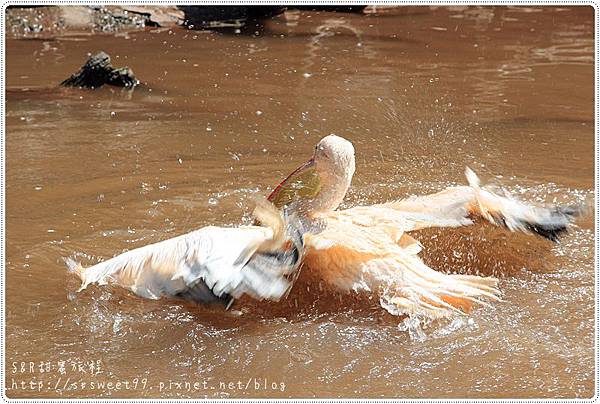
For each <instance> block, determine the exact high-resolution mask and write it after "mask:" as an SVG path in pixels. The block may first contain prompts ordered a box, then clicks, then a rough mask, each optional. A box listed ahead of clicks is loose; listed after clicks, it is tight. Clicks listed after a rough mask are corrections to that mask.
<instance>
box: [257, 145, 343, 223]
mask: <svg viewBox="0 0 600 404" xmlns="http://www.w3.org/2000/svg"><path fill="white" fill-rule="evenodd" d="M354 170H355V162H354V146H352V143H351V142H349V141H348V140H346V139H344V138H342V137H340V136H336V135H329V136H326V137H324V138H323V139H321V140H320V141H319V143H317V145H316V146H315V152H314V154H313V156H312V158H311V159H310V160H308V161H307V162H306V163H304V164H303V165H301V166H300V167H298V168H297V169H296V170H295V171H293V172H292V173H291V174H290V175H288V177H287V178H286V179H284V180H283V181H282V182H281V184H279V185H278V186H277V187H276V188H275V190H274V191H273V192H272V193H271V195H269V198H268V199H269V201H271V202H273V204H275V206H277V207H279V208H282V207H284V206H287V205H290V204H292V203H296V204H298V205H301V206H302V207H303V209H304V210H306V211H307V213H314V212H327V211H333V210H335V209H336V208H337V207H338V206H339V204H340V203H341V202H342V200H343V199H344V196H345V195H346V192H347V191H348V188H349V187H350V182H351V181H352V176H353V175H354Z"/></svg>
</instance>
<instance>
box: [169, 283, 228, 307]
mask: <svg viewBox="0 0 600 404" xmlns="http://www.w3.org/2000/svg"><path fill="white" fill-rule="evenodd" d="M175 296H176V297H179V298H182V299H185V300H190V301H192V302H196V303H201V304H214V303H219V304H222V305H224V306H227V305H229V304H230V301H231V297H230V296H229V295H227V294H225V295H222V296H217V295H215V294H214V293H213V291H212V290H210V288H209V287H208V286H207V285H206V283H205V282H204V280H202V279H198V280H197V281H196V282H194V283H193V284H192V285H190V286H189V287H187V288H186V289H184V290H182V291H181V292H179V293H177V294H176V295H175Z"/></svg>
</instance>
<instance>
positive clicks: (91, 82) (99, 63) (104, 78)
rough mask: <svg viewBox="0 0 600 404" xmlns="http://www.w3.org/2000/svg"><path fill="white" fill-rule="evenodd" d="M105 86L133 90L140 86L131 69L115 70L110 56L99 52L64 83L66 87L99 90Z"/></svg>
mask: <svg viewBox="0 0 600 404" xmlns="http://www.w3.org/2000/svg"><path fill="white" fill-rule="evenodd" d="M104 84H109V85H112V86H118V87H128V88H133V87H135V86H137V85H138V84H139V80H138V79H137V78H136V77H135V76H134V74H133V71H132V70H131V69H130V68H129V67H120V68H114V67H113V66H112V65H111V64H110V56H109V55H108V54H107V53H104V52H98V53H96V54H95V55H92V56H90V58H89V59H88V60H87V62H85V64H84V65H83V66H82V67H81V69H79V71H78V72H77V73H75V74H73V75H71V77H69V78H68V79H66V80H65V81H63V82H62V83H60V85H61V86H64V87H80V88H98V87H101V86H103V85H104Z"/></svg>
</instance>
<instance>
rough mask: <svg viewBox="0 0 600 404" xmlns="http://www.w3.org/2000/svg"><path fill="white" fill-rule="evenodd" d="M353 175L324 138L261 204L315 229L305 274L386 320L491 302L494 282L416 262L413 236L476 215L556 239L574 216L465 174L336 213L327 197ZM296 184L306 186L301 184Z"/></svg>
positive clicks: (348, 150)
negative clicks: (414, 193)
mask: <svg viewBox="0 0 600 404" xmlns="http://www.w3.org/2000/svg"><path fill="white" fill-rule="evenodd" d="M323 160H326V161H325V162H323ZM319 167H321V170H319ZM323 167H325V170H326V173H325V174H324V175H323V174H322V173H321V171H323ZM332 167H334V168H332ZM332 173H333V174H332ZM353 173H354V149H353V147H352V145H351V143H350V142H348V141H346V140H345V139H343V138H340V137H337V136H332V135H330V136H327V137H325V138H324V139H323V140H321V142H319V144H318V145H317V148H316V151H315V155H314V157H313V158H312V159H311V160H309V162H308V163H306V164H305V165H303V166H302V168H301V169H299V170H296V171H295V172H294V173H293V174H292V175H290V176H288V178H286V180H284V182H283V183H282V184H280V185H279V186H278V187H277V188H276V189H275V190H274V191H273V193H272V194H271V195H270V196H269V200H271V201H272V202H273V203H274V204H275V205H276V206H278V207H282V206H285V205H296V206H301V207H302V206H304V207H305V209H304V210H305V211H306V212H307V214H308V215H309V216H310V217H311V219H312V220H314V221H315V222H316V223H318V224H319V226H320V227H321V228H322V231H320V232H315V233H309V234H306V236H305V248H306V257H305V262H306V265H307V266H308V270H309V271H311V272H313V274H315V276H317V277H318V278H320V279H322V280H324V281H325V282H326V283H328V284H329V285H331V286H332V287H333V288H334V289H336V290H338V291H342V292H352V291H354V292H367V293H373V294H377V295H379V297H380V299H381V301H382V305H383V306H384V307H385V308H386V309H387V310H388V311H390V312H391V313H392V314H408V315H414V314H416V315H426V316H429V317H440V316H445V315H448V314H450V313H455V312H461V313H468V312H470V310H471V306H472V303H473V302H481V301H482V299H494V300H498V295H499V290H498V289H497V280H496V279H495V278H491V277H480V276H473V275H453V274H445V273H442V272H438V271H435V270H434V269H432V268H430V267H428V266H427V265H425V264H424V263H423V261H422V260H421V258H420V257H419V253H420V252H421V249H422V247H421V244H420V243H419V242H418V241H417V240H416V239H415V237H417V236H418V231H419V230H421V229H425V228H429V227H446V228H455V227H460V226H466V225H470V224H472V223H473V220H472V219H474V218H476V217H479V218H483V219H485V220H486V221H487V222H489V223H491V224H495V225H502V226H504V227H506V228H508V229H509V230H511V231H523V232H532V233H537V234H539V235H542V236H544V237H546V238H549V239H551V240H557V238H558V235H559V234H560V233H562V232H563V231H565V230H566V229H567V226H568V225H569V224H570V222H571V221H572V219H573V217H574V216H575V215H576V214H577V213H578V211H577V210H576V209H564V208H563V209H560V208H546V207H534V206H530V205H527V204H524V203H522V202H519V201H517V200H515V199H512V198H511V197H509V196H501V195H497V194H496V193H494V192H492V191H491V190H488V189H484V188H481V187H480V184H479V179H478V177H477V176H476V175H475V173H473V172H472V171H471V170H469V169H467V171H466V175H467V180H468V182H469V186H460V187H452V188H448V189H446V190H445V191H442V192H439V193H437V194H433V195H428V196H421V197H412V198H408V199H404V200H400V201H394V202H389V203H384V204H377V205H371V206H358V207H354V208H350V209H346V210H336V209H337V207H338V205H339V203H340V202H341V199H340V198H339V197H336V198H332V196H331V195H336V196H339V195H345V193H346V191H347V189H348V187H349V184H350V180H351V178H352V175H353ZM336 177H337V178H336ZM302 178H310V179H311V181H310V182H309V183H302ZM305 188H307V189H305ZM311 188H312V189H311ZM331 188H335V189H331ZM307 195H308V197H307ZM449 230H450V229H449Z"/></svg>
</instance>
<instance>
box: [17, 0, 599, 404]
mask: <svg viewBox="0 0 600 404" xmlns="http://www.w3.org/2000/svg"><path fill="white" fill-rule="evenodd" d="M593 23H594V14H593V9H592V8H591V7H573V8H551V7H527V8H525V7H521V8H516V7H501V8H465V7H445V8H436V7H417V8H415V7H411V8H401V9H398V10H395V11H391V12H389V13H387V14H382V15H372V16H363V15H353V14H334V13H315V12H288V13H286V15H282V16H279V17H276V18H274V19H272V20H269V21H267V22H266V23H265V27H264V29H262V30H260V31H259V32H257V33H256V34H254V33H253V32H242V33H239V34H236V33H235V32H222V33H216V32H198V31H190V30H186V29H183V28H180V29H166V30H165V29H154V30H150V29H149V30H145V31H138V32H130V33H119V34H117V35H92V36H90V35H75V34H70V35H63V36H59V37H46V38H42V39H20V40H16V39H8V40H7V42H6V46H7V48H6V55H7V58H6V82H7V90H6V100H7V103H6V206H7V209H6V239H7V242H6V263H5V264H6V265H5V266H6V316H7V319H6V366H7V373H6V375H5V383H6V386H7V388H8V389H9V390H8V391H7V394H8V396H9V397H92V396H102V397H230V398H240V397H402V398H431V397H569V398H574V397H580V398H586V397H587V398H589V397H592V395H593V394H594V389H595V385H594V265H593V262H594V255H593V254H594V252H593V251H594V224H593V219H592V216H591V215H590V216H588V217H586V218H584V219H582V220H581V221H580V222H579V223H578V226H577V227H575V228H574V229H573V231H572V232H571V233H570V234H569V235H567V236H566V237H565V238H564V240H563V242H562V243H561V244H558V245H553V244H551V243H548V242H545V241H540V240H537V239H535V238H533V237H528V236H524V235H515V234H507V233H505V232H503V231H500V230H498V229H490V228H485V227H476V228H474V229H471V230H463V231H461V232H459V233H456V234H455V235H450V236H448V234H447V233H444V234H435V232H429V233H427V234H423V235H422V236H421V237H422V241H423V243H424V245H425V248H426V251H428V253H427V254H426V257H425V259H426V260H427V261H428V262H429V263H430V264H431V265H432V266H434V267H436V268H439V269H440V270H446V271H466V272H471V273H473V272H479V273H484V274H494V275H496V276H499V277H500V278H501V281H500V288H501V289H502V292H503V301H502V302H500V303H497V304H494V305H493V306H491V307H481V308H478V309H476V311H475V312H474V313H473V315H472V316H471V317H470V318H468V319H467V318H465V319H457V320H454V321H451V320H448V321H440V322H436V323H433V324H430V325H429V326H427V327H426V328H425V329H424V332H425V334H426V335H427V337H426V338H425V339H424V340H423V338H419V337H418V336H414V335H412V336H411V335H410V333H409V332H408V331H406V330H405V329H402V327H400V328H399V327H398V324H399V323H401V319H399V318H396V317H393V316H391V315H388V314H386V313H385V312H384V310H383V309H381V308H380V307H379V305H378V302H377V301H376V300H373V301H369V300H368V299H366V298H364V297H354V296H338V295H332V294H329V293H326V292H320V291H319V290H318V285H316V284H314V283H311V279H310V274H304V273H303V277H304V279H301V282H300V283H299V284H298V285H296V286H297V288H296V290H295V291H294V293H293V294H292V296H291V297H290V299H289V300H288V301H286V302H283V303H281V304H279V305H256V304H253V303H250V302H241V303H240V304H239V305H238V307H237V308H236V309H237V310H239V311H240V312H241V313H243V314H242V315H241V316H240V315H239V312H227V313H224V312H223V311H222V310H220V309H218V308H205V307H199V306H194V305H190V304H187V303H182V302H180V301H176V300H163V301H147V300H142V299H140V298H137V297H135V296H132V295H131V294H130V293H128V292H125V291H122V290H118V289H115V288H110V287H105V288H95V287H92V288H89V289H88V290H86V291H85V292H83V293H81V294H79V295H77V296H76V297H75V298H73V296H72V292H73V291H74V290H75V289H76V288H77V281H76V280H75V279H73V278H72V277H70V276H69V275H68V274H67V272H66V270H65V266H64V264H63V262H62V257H67V256H73V257H76V258H77V259H79V260H81V261H83V262H84V263H86V264H91V263H95V262H98V261H99V260H102V259H105V258H108V257H111V256H113V255H114V254H116V253H119V252H121V251H123V250H125V249H131V248H135V247H138V246H141V245H144V244H148V243H151V242H156V241H159V240H163V239H165V238H168V237H171V236H175V235H178V234H182V233H185V232H188V231H191V230H193V229H196V228H199V227H201V226H205V225H208V224H217V225H232V224H238V223H240V221H242V222H244V223H248V222H249V220H250V219H249V213H250V212H251V209H252V208H253V203H252V200H253V199H252V198H254V197H255V196H256V195H267V194H268V192H269V191H270V190H271V189H272V187H273V186H274V185H276V183H278V181H279V180H280V179H281V178H282V177H283V176H284V175H285V174H286V173H288V172H289V171H291V170H292V169H294V168H295V167H296V166H298V165H299V164H300V163H302V162H303V161H304V160H305V159H306V158H308V157H309V156H310V154H311V152H312V148H313V147H314V144H315V143H316V142H317V141H318V140H319V139H320V138H321V137H323V136H325V135H328V134H330V133H335V134H338V135H341V136H344V137H346V138H348V139H349V140H351V141H352V142H353V143H354V145H355V147H356V153H357V170H356V176H355V179H354V182H353V187H352V189H351V191H350V193H349V195H348V196H347V198H346V201H345V203H344V204H345V206H354V205H357V204H370V203H376V202H382V201H386V200H389V199H393V198H402V197H406V196H408V195H411V194H421V193H427V192H433V191H437V190H441V189H443V188H445V187H446V186H449V185H455V184H464V183H465V180H464V177H463V171H464V167H465V166H466V165H468V166H470V167H472V168H473V169H474V170H475V171H477V172H478V173H479V174H480V175H481V177H482V178H483V180H484V181H493V182H495V183H498V184H500V185H502V186H503V187H505V188H506V189H508V190H510V191H511V192H513V193H515V194H517V195H518V196H519V197H520V198H522V199H524V200H527V201H530V202H540V203H541V202H547V203H552V202H577V201H579V202H580V201H583V200H585V199H586V198H588V199H589V198H590V197H593V190H594V152H593V150H594V42H593V41H594V25H593ZM99 50H103V51H105V52H108V53H109V54H110V55H111V56H112V58H113V64H114V65H116V66H123V65H128V66H130V67H131V68H132V69H133V70H134V72H135V73H136V75H137V76H138V77H139V78H140V79H141V81H142V82H143V86H141V87H140V88H138V89H136V90H135V91H133V92H129V91H125V90H120V89H115V88H108V87H106V88H101V89H98V90H95V91H86V90H66V89H58V88H57V87H56V85H57V83H59V82H60V81H62V80H63V79H65V78H66V77H67V76H68V75H69V74H71V73H72V72H74V71H75V70H77V68H78V67H79V66H80V65H81V64H82V63H83V61H84V60H85V59H86V57H87V54H88V53H89V52H95V51H99ZM437 236H440V237H441V236H445V241H444V242H441V241H440V242H436V239H437V238H436V237H437ZM465 240H467V241H466V242H465ZM236 313H237V314H236ZM63 361H64V362H65V365H66V369H65V371H64V374H63V373H61V372H60V369H59V365H60V364H61V362H63ZM98 361H99V362H98ZM21 362H25V363H26V364H25V367H24V368H25V369H26V370H25V371H23V372H22V369H23V368H21ZM29 362H34V363H35V369H34V371H33V372H30V369H29ZM40 362H44V363H46V362H51V364H50V366H51V369H50V370H51V371H50V372H45V373H41V372H40V369H39V363H40ZM90 362H92V363H94V364H96V365H95V366H96V368H95V370H94V372H93V374H90V372H89V371H90V369H89V363H90ZM73 364H75V368H73ZM82 364H83V365H85V366H88V368H85V366H83V365H82ZM13 365H14V367H13ZM78 365H82V366H83V368H84V369H87V370H88V372H87V373H82V372H81V369H80V368H79V367H78ZM97 365H100V367H99V368H98V367H97ZM96 372H99V373H98V374H95V373H96ZM32 380H35V381H36V382H37V381H42V382H43V383H44V385H43V387H42V389H41V391H38V389H37V385H36V387H35V389H31V388H29V387H28V388H22V386H21V384H20V383H21V382H23V381H24V382H27V383H28V382H29V381H32ZM134 380H137V381H138V382H137V383H136V388H133V383H134ZM102 381H104V382H109V381H112V382H113V383H116V382H119V381H121V382H122V383H123V384H122V385H121V388H120V389H117V388H116V387H115V386H114V385H113V388H112V389H110V388H98V386H97V385H92V384H91V383H95V382H102ZM125 381H128V382H129V384H128V386H129V388H125V387H124V386H125V384H124V382H125ZM143 381H145V383H144V382H143ZM170 381H172V382H176V383H182V382H183V383H185V382H189V383H190V385H189V388H188V385H185V384H171V383H170ZM238 381H239V382H240V384H238ZM75 382H76V383H78V384H73V383H75ZM195 382H197V383H199V384H197V385H196V387H195V386H194V385H193V383H195ZM230 382H231V383H233V384H234V385H235V386H234V387H233V388H231V386H232V385H230V384H229V383H230ZM15 383H16V384H18V387H17V388H15ZM81 383H86V384H85V385H83V384H81ZM161 383H162V389H161ZM221 383H224V384H221ZM282 384H283V385H282ZM242 385H243V386H242ZM257 385H258V386H259V387H256V386H257ZM241 387H243V388H241ZM282 390H283V391H282Z"/></svg>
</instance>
